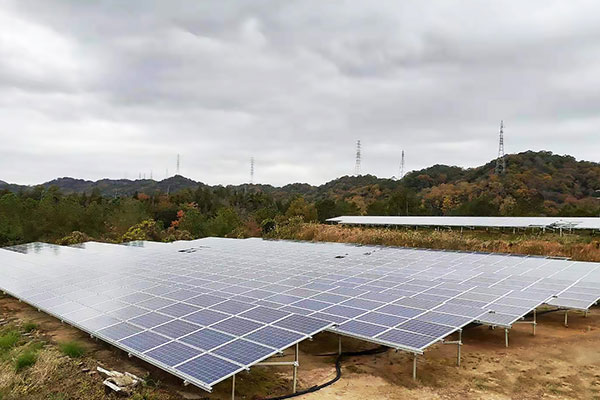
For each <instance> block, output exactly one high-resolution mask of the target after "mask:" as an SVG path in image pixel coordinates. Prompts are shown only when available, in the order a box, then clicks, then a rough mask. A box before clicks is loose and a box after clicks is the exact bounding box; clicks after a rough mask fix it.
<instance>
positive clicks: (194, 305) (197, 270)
mask: <svg viewBox="0 0 600 400" xmlns="http://www.w3.org/2000/svg"><path fill="white" fill-rule="evenodd" d="M12 250H13V252H9V251H2V252H0V261H1V262H0V288H2V289H3V290H5V291H7V292H9V293H11V294H13V295H14V296H16V297H18V298H21V299H23V300H25V301H27V302H29V303H31V304H33V305H35V306H36V307H38V308H40V309H42V310H44V311H47V312H49V313H51V314H53V315H55V316H57V317H59V318H61V319H63V320H65V321H67V322H69V323H72V324H73V325H75V326H78V327H80V328H82V329H85V330H86V331H88V332H90V333H93V334H94V335H96V336H98V337H100V338H102V339H104V340H106V341H108V342H111V343H113V344H115V345H116V346H118V347H121V348H123V349H125V350H127V351H129V352H131V353H133V354H135V355H137V356H138V357H140V358H142V359H145V360H147V361H149V362H152V363H154V364H155V365H158V366H160V367H161V368H163V369H165V370H167V371H169V372H172V373H174V374H175V375H178V376H180V377H183V378H184V379H187V380H188V381H190V382H192V383H194V384H196V385H198V386H200V387H203V388H205V389H207V390H210V388H211V387H212V386H213V385H214V384H216V383H218V382H220V381H221V380H223V379H226V378H227V377H229V376H231V375H232V374H235V373H237V372H239V371H241V370H244V369H247V368H248V367H250V366H251V365H254V364H256V363H257V362H259V361H261V360H263V359H265V358H267V357H270V356H272V355H273V354H276V353H277V352H279V351H281V350H283V349H285V348H287V347H289V346H291V345H293V344H295V343H298V342H299V341H301V340H303V339H305V338H307V337H309V336H312V335H314V334H316V333H318V332H320V331H322V330H324V329H329V330H332V331H334V332H337V333H340V334H344V335H348V336H353V337H357V338H361V339H364V340H368V341H371V342H373V343H380V344H384V345H388V346H391V347H394V348H398V349H403V350H406V351H411V352H414V353H420V352H422V351H423V350H424V349H425V348H427V347H428V346H430V345H431V344H433V343H436V342H438V341H440V340H441V339H443V338H445V337H446V336H448V335H449V334H451V333H453V332H455V331H456V330H458V329H461V328H462V327H464V326H465V325H467V324H469V323H471V322H481V323H485V324H490V325H496V326H504V327H510V326H511V325H512V324H513V323H514V322H515V321H517V320H519V319H520V318H522V317H523V316H524V315H526V314H527V313H529V312H530V311H531V310H533V309H535V308H536V307H537V306H539V305H540V304H543V303H551V304H554V305H556V306H559V307H565V308H582V307H583V305H586V304H587V305H588V306H589V304H593V303H595V302H596V301H597V300H598V299H599V298H600V269H599V266H600V264H597V263H583V262H573V261H568V260H554V259H546V258H541V257H520V256H510V255H499V254H481V253H466V252H443V251H431V250H417V249H406V248H389V247H376V246H351V245H344V244H337V243H335V244H333V243H328V244H324V243H296V242H277V241H262V240H257V239H247V240H234V239H217V238H207V239H202V240H197V241H191V242H176V243H174V244H158V243H148V242H144V243H134V244H132V246H118V245H108V244H101V243H92V242H90V243H86V244H84V245H81V246H79V248H65V247H60V246H52V245H44V244H31V245H27V246H20V247H14V248H12ZM19 251H20V252H22V253H24V254H18V253H16V252H19ZM574 302H581V303H577V304H575V303H574ZM584 303H585V304H584ZM574 304H575V307H572V306H573V305H574Z"/></svg>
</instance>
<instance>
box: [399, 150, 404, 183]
mask: <svg viewBox="0 0 600 400" xmlns="http://www.w3.org/2000/svg"><path fill="white" fill-rule="evenodd" d="M403 177H404V150H402V160H401V161H400V173H399V174H398V179H402V178H403Z"/></svg>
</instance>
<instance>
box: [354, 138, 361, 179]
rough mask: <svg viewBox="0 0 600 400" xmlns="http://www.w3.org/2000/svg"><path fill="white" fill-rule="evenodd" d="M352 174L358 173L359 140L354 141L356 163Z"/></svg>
mask: <svg viewBox="0 0 600 400" xmlns="http://www.w3.org/2000/svg"><path fill="white" fill-rule="evenodd" d="M354 175H356V176H358V175H360V140H357V141H356V164H355V165H354Z"/></svg>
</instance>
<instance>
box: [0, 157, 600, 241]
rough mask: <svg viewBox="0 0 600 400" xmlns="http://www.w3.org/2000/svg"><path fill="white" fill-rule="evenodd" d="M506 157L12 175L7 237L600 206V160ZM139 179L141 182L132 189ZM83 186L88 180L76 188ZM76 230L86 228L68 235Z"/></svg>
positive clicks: (1, 196) (231, 229)
mask: <svg viewBox="0 0 600 400" xmlns="http://www.w3.org/2000/svg"><path fill="white" fill-rule="evenodd" d="M507 165H508V167H507V172H506V174H503V175H500V176H499V175H496V174H494V162H490V163H488V164H486V165H484V166H481V167H478V168H471V169H463V168H458V167H449V166H445V165H435V166H432V167H430V168H427V169H424V170H420V171H414V172H411V173H409V174H407V175H406V176H405V177H404V178H403V179H401V180H392V179H381V178H377V177H375V176H371V175H363V176H345V177H341V178H338V179H336V180H333V181H331V182H328V183H326V184H324V185H321V186H311V185H307V184H290V185H286V186H284V187H281V188H275V187H273V186H269V185H240V186H226V187H223V186H208V185H204V184H200V183H198V182H194V181H192V180H189V179H187V178H184V177H181V176H176V177H172V178H170V179H168V180H164V181H160V182H155V181H152V180H143V181H124V180H122V181H110V180H102V181H97V182H95V183H94V182H91V181H81V180H73V179H70V178H63V179H59V180H56V181H54V182H55V183H56V184H57V185H61V187H60V188H59V187H58V186H54V185H48V184H45V185H40V186H36V187H33V188H31V187H24V186H23V187H15V186H14V185H6V184H5V186H4V187H5V189H0V245H7V244H13V243H22V242H32V241H36V240H40V241H60V240H64V241H66V242H69V241H70V240H73V241H76V240H81V239H82V238H85V237H91V238H95V239H98V240H106V241H115V242H118V241H122V240H134V239H135V238H140V239H143V238H152V239H154V240H173V239H177V238H196V237H204V236H236V237H245V236H257V235H260V234H261V233H265V232H268V231H269V230H272V229H274V227H275V226H277V225H280V226H281V225H285V224H286V223H287V221H288V220H289V219H290V218H294V221H295V222H297V221H298V219H299V218H300V219H301V220H303V221H305V222H310V221H319V222H324V221H325V220H326V219H328V218H332V217H335V216H339V215H474V216H598V215H599V214H600V199H598V197H600V192H598V191H597V190H598V189H600V164H597V163H592V162H587V161H577V160H575V159H574V158H573V157H570V156H559V155H555V154H552V153H549V152H525V153H520V154H513V155H510V156H508V158H507ZM127 185H129V186H127ZM131 185H135V186H133V187H138V188H140V190H137V191H135V190H134V191H131V190H129V189H128V190H126V189H125V187H129V188H130V189H131V188H132V186H131ZM78 187H80V189H81V188H85V189H82V190H83V191H82V192H77V191H76V190H78V189H77V188H78ZM116 187H118V188H120V191H117V190H116V189H115V188H116ZM142 188H143V190H142ZM175 188H177V189H175ZM124 193H128V194H124ZM295 217H297V218H295ZM72 232H80V233H79V234H78V235H79V236H78V237H69V235H70V234H71V233H72ZM82 235H85V236H82Z"/></svg>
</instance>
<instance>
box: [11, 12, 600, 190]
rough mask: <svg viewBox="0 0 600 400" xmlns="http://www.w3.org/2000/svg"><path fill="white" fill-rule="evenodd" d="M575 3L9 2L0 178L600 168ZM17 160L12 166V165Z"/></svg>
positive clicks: (592, 90) (590, 50)
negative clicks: (529, 159) (178, 167)
mask: <svg viewBox="0 0 600 400" xmlns="http://www.w3.org/2000/svg"><path fill="white" fill-rule="evenodd" d="M599 11H600V6H598V5H597V3H596V2H593V1H572V2H563V1H541V0H539V1H528V2H519V1H506V2H501V3H495V2H479V1H459V2H447V1H442V0H439V1H431V2H422V1H405V2H398V1H380V2H376V3H369V2H361V1H349V0H346V1H336V2H323V1H316V0H310V1H295V0H292V1H285V2H283V1H276V0H268V1H256V0H252V1H250V0H245V1H191V0H189V1H184V0H177V1H169V2H163V1H148V0H130V1H127V2H123V1H118V0H112V1H104V2H82V1H75V0H71V1H67V0H63V1H58V0H18V1H17V0H12V1H8V2H5V3H4V4H3V5H2V6H0V22H3V23H0V122H1V124H0V141H1V143H2V146H0V171H2V174H1V176H0V179H2V180H5V181H13V182H19V183H38V182H41V181H44V180H49V179H52V178H54V177H56V176H62V175H72V176H77V177H81V178H86V179H98V178H102V177H105V176H106V177H112V178H117V177H122V176H124V175H125V174H127V176H128V177H130V178H132V177H136V176H137V175H138V173H139V172H140V171H141V172H142V173H144V172H145V173H146V175H147V176H149V173H150V170H151V169H152V170H153V171H154V176H155V177H156V178H158V177H160V178H162V177H163V176H164V175H165V170H166V169H167V168H169V170H170V172H171V173H173V172H174V170H175V157H176V154H177V153H181V154H182V160H183V163H182V165H183V168H182V173H184V174H185V175H188V176H190V177H192V178H194V179H197V180H202V181H205V182H208V183H225V184H227V183H240V182H244V181H247V180H248V179H249V159H250V157H251V156H254V157H255V159H256V180H257V181H260V182H265V183H273V184H278V185H281V184H285V183H288V182H293V181H306V182H310V183H322V182H324V181H327V180H329V179H333V178H335V177H337V176H340V175H345V174H350V173H352V172H353V165H354V159H353V157H354V144H355V141H356V140H357V139H361V140H362V143H363V168H362V170H363V172H364V173H372V174H376V175H379V176H391V175H394V174H396V173H397V171H398V164H399V161H400V160H399V159H400V152H401V151H402V150H403V149H404V150H405V151H406V155H407V168H408V169H418V168H423V167H426V166H429V165H431V164H435V163H446V164H456V165H461V166H474V165H479V164H482V163H485V162H487V161H489V160H490V159H491V158H493V157H494V156H495V154H496V149H497V145H496V140H497V129H498V123H499V120H500V119H504V120H505V122H506V125H507V129H506V148H507V150H508V151H510V152H517V151H524V150H528V149H535V150H539V149H546V150H551V151H554V152H557V153H560V154H566V153H569V154H572V155H574V156H576V157H578V158H583V159H591V160H596V161H598V156H597V154H598V148H597V146H598V130H597V126H598V118H599V117H598V114H597V110H598V109H599V107H600V94H599V92H598V91H597V88H598V87H600V75H598V74H597V71H598V68H599V67H600V51H598V43H600V40H599V39H600V27H599V26H598V24H597V21H596V16H597V15H598V12H599ZM19 160H21V164H23V163H26V167H24V166H23V165H19V164H20V162H19Z"/></svg>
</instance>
